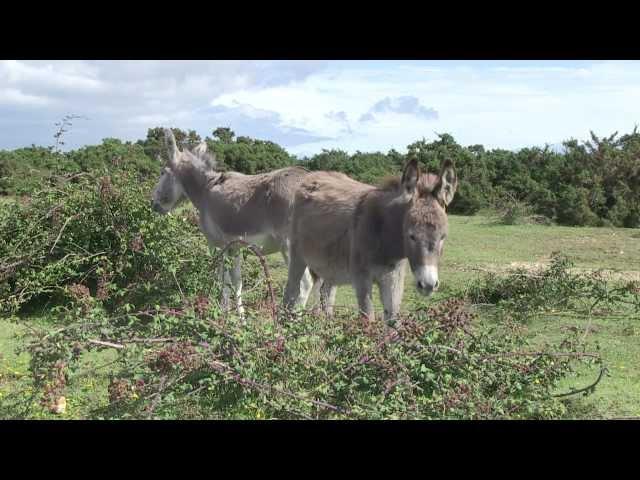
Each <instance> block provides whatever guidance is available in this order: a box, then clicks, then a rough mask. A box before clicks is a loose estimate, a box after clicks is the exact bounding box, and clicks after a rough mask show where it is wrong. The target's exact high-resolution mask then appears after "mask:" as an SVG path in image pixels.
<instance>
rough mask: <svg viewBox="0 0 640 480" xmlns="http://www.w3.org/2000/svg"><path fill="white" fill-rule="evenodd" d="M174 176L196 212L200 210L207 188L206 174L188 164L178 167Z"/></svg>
mask: <svg viewBox="0 0 640 480" xmlns="http://www.w3.org/2000/svg"><path fill="white" fill-rule="evenodd" d="M176 175H177V177H178V179H179V180H180V184H181V185H182V189H183V190H184V193H185V194H186V195H187V197H189V200H191V203H193V205H194V206H195V207H196V208H197V209H198V210H202V208H203V207H204V198H205V195H206V187H207V176H206V172H205V171H204V170H203V169H201V168H198V167H197V166H195V165H193V164H191V163H188V164H186V165H180V167H179V168H178V170H177V173H176Z"/></svg>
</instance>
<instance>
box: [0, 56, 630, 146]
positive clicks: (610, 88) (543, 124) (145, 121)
mask: <svg viewBox="0 0 640 480" xmlns="http://www.w3.org/2000/svg"><path fill="white" fill-rule="evenodd" d="M67 114H74V115H80V116H82V117H83V118H79V119H76V120H74V122H73V125H72V127H71V129H70V130H69V132H68V133H66V134H65V141H66V148H78V147H80V146H83V145H92V144H98V143H100V142H101V141H102V139H103V138H108V137H115V138H119V139H121V140H131V141H135V140H138V139H143V138H145V137H146V132H147V129H149V128H153V127H158V126H171V127H178V128H181V129H184V130H187V129H192V130H195V131H196V132H198V134H200V135H201V136H202V137H204V136H206V135H209V136H211V133H212V131H213V130H215V128H217V127H230V128H231V129H232V130H233V131H234V132H235V133H236V135H245V136H250V137H254V138H259V139H262V140H271V141H273V142H275V143H278V144H279V145H281V146H283V147H285V148H286V149H287V150H288V151H289V152H290V153H292V154H295V155H298V156H309V155H313V154H315V153H318V152H320V151H322V149H330V148H339V149H343V150H346V151H348V152H350V153H353V152H355V151H357V150H360V151H370V152H372V151H382V152H387V151H389V150H390V149H392V148H393V149H395V150H397V151H399V152H405V151H406V147H407V145H409V144H410V143H413V142H414V141H416V140H419V139H422V138H425V139H426V140H427V141H430V140H433V139H435V138H437V134H438V133H449V134H451V135H453V137H454V138H455V139H456V141H458V143H460V144H462V145H474V144H483V145H484V146H485V147H487V148H506V149H514V150H515V149H519V148H523V147H529V146H536V145H537V146H544V145H545V144H550V145H559V144H560V143H561V142H562V141H564V140H568V139H570V138H575V139H578V140H587V139H589V131H590V130H593V131H594V133H596V134H597V135H598V136H605V135H610V134H612V133H614V132H615V131H619V132H620V133H627V132H630V131H631V130H633V128H634V126H635V125H636V124H639V123H640V61H560V60H555V61H495V60H494V61H480V60H474V61H399V60H394V61H357V60H354V61H346V60H341V61H293V60H287V61H208V60H207V61H193V60H189V61H179V60H176V61H174V60H171V61H169V60H164V61H157V60H154V61H133V60H127V61H79V60H73V61H67V60H65V61H52V60H44V61H31V60H30V61H20V60H4V61H0V149H14V148H18V147H24V146H29V145H31V144H36V145H42V146H47V145H52V144H53V143H54V139H53V135H54V133H55V132H56V128H57V127H56V126H55V123H56V122H59V121H60V120H61V119H62V117H63V116H64V115H67Z"/></svg>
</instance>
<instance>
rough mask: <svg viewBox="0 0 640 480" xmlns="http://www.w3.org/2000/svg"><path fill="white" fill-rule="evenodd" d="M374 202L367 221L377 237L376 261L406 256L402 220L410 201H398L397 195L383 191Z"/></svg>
mask: <svg viewBox="0 0 640 480" xmlns="http://www.w3.org/2000/svg"><path fill="white" fill-rule="evenodd" d="M374 202H375V206H374V208H373V209H372V210H371V216H370V220H369V221H370V222H371V224H370V228H371V230H370V233H372V234H373V235H374V236H376V237H378V247H379V248H378V252H377V255H376V257H378V258H377V259H378V261H379V262H381V263H385V264H387V263H389V262H392V263H393V262H397V261H399V260H402V259H403V258H406V253H405V248H404V220H405V216H406V214H407V211H408V210H409V208H410V206H411V205H410V203H407V202H401V201H398V196H397V195H396V194H395V193H393V194H392V193H390V192H388V193H387V192H385V193H383V194H382V195H380V196H379V197H377V198H376V199H375V200H374Z"/></svg>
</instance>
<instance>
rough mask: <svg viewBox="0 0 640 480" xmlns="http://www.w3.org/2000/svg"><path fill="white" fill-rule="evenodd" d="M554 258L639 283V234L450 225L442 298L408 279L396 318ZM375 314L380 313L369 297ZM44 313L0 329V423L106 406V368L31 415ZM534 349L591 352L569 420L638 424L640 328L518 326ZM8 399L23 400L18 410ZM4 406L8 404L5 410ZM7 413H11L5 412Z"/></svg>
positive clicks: (343, 302) (551, 319)
mask: <svg viewBox="0 0 640 480" xmlns="http://www.w3.org/2000/svg"><path fill="white" fill-rule="evenodd" d="M554 251H559V252H562V253H564V254H566V255H568V256H569V257H570V258H571V259H572V260H573V261H574V262H575V265H576V267H577V268H578V269H581V270H585V271H587V270H598V269H605V270H607V272H609V273H611V274H612V275H613V278H622V279H629V280H631V279H640V230H638V229H611V228H569V227H558V226H543V225H514V226H508V225H499V224H497V223H495V222H493V221H492V220H491V219H489V218H488V217H482V216H474V217H463V216H450V232H449V237H448V240H447V243H446V245H445V253H444V258H443V261H442V263H441V266H440V282H441V287H440V290H439V291H438V292H437V293H436V294H434V295H433V297H431V298H429V299H425V298H423V297H418V296H417V295H416V292H415V290H414V288H413V285H412V282H413V278H412V276H411V275H410V274H408V275H407V285H406V290H405V296H404V299H403V308H404V309H412V308H415V307H416V306H420V305H426V304H430V303H432V302H437V301H438V300H440V299H443V298H446V297H449V296H451V295H452V294H454V293H456V292H460V291H462V290H464V289H465V288H466V287H467V286H468V285H469V283H470V282H471V281H473V280H475V279H477V278H479V277H482V276H483V275H486V274H487V273H488V272H494V274H496V275H501V274H503V272H505V271H506V270H507V269H509V268H513V267H528V266H530V267H532V268H533V267H535V265H536V264H545V263H547V262H548V261H549V258H550V255H551V253H552V252H554ZM269 263H270V268H271V271H272V275H273V277H274V279H275V280H276V282H277V284H278V286H279V289H278V294H279V299H281V298H282V297H281V293H282V288H283V286H284V283H285V281H286V269H285V266H284V264H283V261H282V258H281V257H280V256H279V255H272V256H270V257H269ZM375 295H376V299H375V305H376V308H377V311H380V303H379V301H378V299H377V292H376V294H375ZM336 303H337V306H338V308H350V309H353V308H355V305H356V302H355V297H354V295H353V291H352V289H351V288H350V287H348V286H342V287H340V288H339V290H338V296H337V302H336ZM478 309H479V310H478V313H479V318H480V321H481V322H487V323H488V322H493V320H492V315H491V307H478ZM48 315H49V314H48V310H47V307H43V308H42V309H41V310H40V311H35V312H31V313H30V314H29V315H28V316H27V315H23V316H20V317H18V318H13V319H0V418H16V417H18V418H85V415H86V413H85V412H87V411H88V409H89V408H95V407H96V406H98V405H101V404H102V403H105V402H106V393H105V385H106V384H107V382H108V374H109V366H108V365H107V366H105V368H103V369H101V370H99V371H96V372H91V374H90V375H87V376H86V377H83V378H81V381H79V382H76V384H74V386H73V387H72V389H71V391H69V392H68V396H67V398H68V405H67V411H66V413H64V414H63V415H58V416H56V415H52V414H49V413H46V412H44V411H43V410H42V409H41V408H39V407H38V403H37V401H36V400H34V399H33V398H31V397H30V390H29V385H30V379H29V374H28V371H27V369H28V362H29V359H28V357H27V355H26V354H21V355H17V354H16V352H15V349H16V347H18V346H19V345H20V344H21V342H22V339H21V337H20V334H21V333H24V332H26V331H28V329H29V328H30V326H34V325H35V326H43V325H47V324H50V323H49V322H48V321H47V316H48ZM525 328H526V332H527V335H528V336H529V338H530V339H531V341H532V343H533V344H534V345H537V344H544V343H545V342H552V341H556V340H558V339H559V338H561V337H562V335H563V333H564V332H565V331H566V330H567V329H571V328H575V329H578V330H579V331H584V332H586V333H585V338H586V340H587V341H588V342H589V345H590V346H593V348H594V349H595V346H596V344H597V345H599V348H600V354H601V355H602V356H603V358H604V361H605V363H606V366H607V368H608V370H609V376H607V377H606V378H604V380H603V381H602V382H601V383H600V384H599V385H598V386H597V388H596V390H595V393H594V394H592V395H590V396H587V397H580V396H576V397H575V399H573V400H572V403H573V406H574V409H573V410H572V411H573V412H575V414H574V416H575V417H577V418H619V417H640V338H639V336H640V318H638V316H637V315H636V316H634V315H633V314H631V313H629V314H628V315H620V314H611V313H607V312H600V313H598V314H596V315H594V316H593V317H591V318H587V317H586V316H583V317H581V316H578V315H567V314H566V312H563V313H561V314H558V315H545V316H540V317H536V318H533V319H531V320H530V321H529V322H528V323H526V324H525ZM112 353H113V352H110V351H103V352H100V353H94V354H91V355H87V356H86V357H85V358H83V364H84V365H86V366H87V370H88V371H89V368H90V367H91V365H93V364H96V363H98V362H99V363H100V364H105V363H107V362H108V361H109V360H110V359H111V358H112ZM597 374H598V371H597V369H595V368H592V369H581V370H579V371H578V372H576V375H575V376H572V377H570V378H567V379H565V380H563V383H562V385H561V387H562V388H561V390H562V389H564V390H569V389H570V388H571V387H576V388H579V387H582V386H585V385H588V384H590V383H592V382H593V380H594V379H595V377H597ZM16 397H19V398H21V399H22V400H21V401H20V402H18V406H16V401H15V399H16ZM7 398H11V399H12V400H11V402H6V403H5V400H6V399H7ZM9 403H11V405H12V406H11V409H9V407H7V405H9Z"/></svg>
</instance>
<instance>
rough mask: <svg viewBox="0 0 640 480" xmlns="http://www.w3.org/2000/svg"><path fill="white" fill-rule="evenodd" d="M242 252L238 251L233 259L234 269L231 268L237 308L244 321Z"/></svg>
mask: <svg viewBox="0 0 640 480" xmlns="http://www.w3.org/2000/svg"><path fill="white" fill-rule="evenodd" d="M241 268H242V252H238V254H237V255H236V256H235V258H234V259H233V269H232V270H231V283H232V284H233V291H234V294H235V297H236V298H235V300H236V309H237V310H238V315H240V318H241V319H242V320H243V321H244V319H245V317H244V307H243V306H242V270H241Z"/></svg>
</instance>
